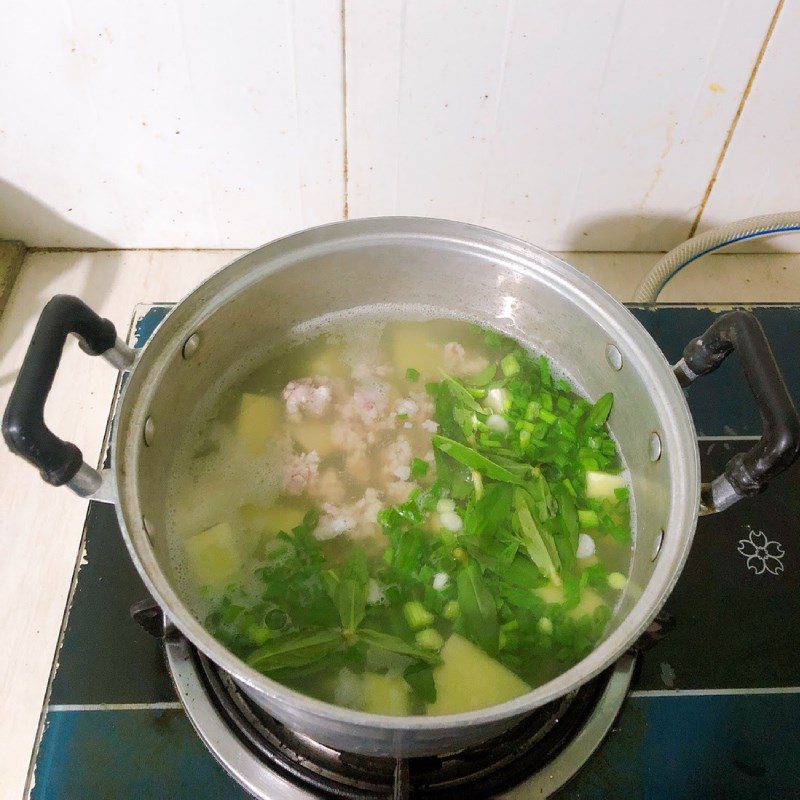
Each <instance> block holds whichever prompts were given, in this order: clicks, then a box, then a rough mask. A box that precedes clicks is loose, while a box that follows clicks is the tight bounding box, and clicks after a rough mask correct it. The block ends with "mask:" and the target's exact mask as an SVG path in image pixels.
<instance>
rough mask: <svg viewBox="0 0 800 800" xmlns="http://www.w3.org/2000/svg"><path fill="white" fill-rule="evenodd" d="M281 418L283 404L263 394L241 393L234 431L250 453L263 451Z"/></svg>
mask: <svg viewBox="0 0 800 800" xmlns="http://www.w3.org/2000/svg"><path fill="white" fill-rule="evenodd" d="M282 419H283V404H282V403H281V401H280V400H278V399H277V398H276V397H267V395H264V394H243V395H242V402H241V405H240V406H239V417H238V418H237V420H236V433H237V435H238V436H239V438H240V439H241V441H242V443H243V444H244V446H245V447H246V448H247V450H248V451H249V452H250V453H253V454H255V453H263V452H264V450H266V449H267V445H268V444H269V440H270V438H271V437H272V436H273V435H274V434H275V433H276V432H277V430H278V427H279V425H280V424H281V420H282Z"/></svg>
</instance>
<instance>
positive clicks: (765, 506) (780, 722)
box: [31, 305, 800, 800]
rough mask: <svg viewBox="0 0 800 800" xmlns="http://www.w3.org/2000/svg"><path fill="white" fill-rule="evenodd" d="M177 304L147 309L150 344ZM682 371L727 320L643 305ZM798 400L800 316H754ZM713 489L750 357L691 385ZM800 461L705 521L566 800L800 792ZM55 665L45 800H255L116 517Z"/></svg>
mask: <svg viewBox="0 0 800 800" xmlns="http://www.w3.org/2000/svg"><path fill="white" fill-rule="evenodd" d="M169 308H170V306H167V305H151V306H141V307H139V309H138V311H137V316H136V318H135V325H134V328H133V338H134V341H135V344H136V346H137V347H141V346H142V345H143V344H144V342H146V341H147V339H148V337H149V336H150V335H151V334H152V332H153V330H154V329H155V327H156V325H157V324H158V323H159V322H160V321H161V320H162V319H163V317H164V316H165V314H166V313H167V312H168V310H169ZM632 311H633V313H635V314H636V316H637V317H638V318H639V319H640V320H641V322H642V323H643V324H644V325H645V327H646V328H647V329H648V330H649V331H650V333H651V334H652V335H653V336H654V338H655V339H656V341H657V342H658V343H659V345H660V346H661V347H662V349H663V350H664V352H665V354H666V355H667V357H668V358H669V359H670V360H671V361H675V360H676V359H677V358H678V357H679V355H680V352H681V350H682V349H683V346H684V345H685V344H686V342H688V341H689V340H690V339H691V338H692V337H694V336H696V335H698V334H699V333H700V332H702V331H703V330H705V329H706V328H707V327H708V325H709V324H710V323H711V322H712V320H713V318H714V316H715V315H716V314H718V313H722V311H721V310H715V309H713V308H695V307H688V306H672V307H659V308H633V309H632ZM754 312H755V313H756V315H757V316H758V318H759V320H760V321H761V323H762V325H763V326H764V328H765V330H766V332H767V335H768V338H769V339H770V342H771V344H772V346H773V349H774V351H775V354H776V357H777V359H778V361H779V363H780V365H781V367H782V369H783V370H784V374H785V377H786V379H787V383H788V385H789V389H790V392H791V393H792V395H793V396H794V397H797V398H800V363H798V360H797V359H796V352H797V350H796V342H797V341H798V340H800V308H798V307H789V306H761V307H757V308H755V309H754ZM688 399H689V404H690V406H691V409H692V412H693V414H694V419H695V423H696V426H697V431H698V434H699V436H700V439H701V441H700V454H701V460H702V466H703V477H704V479H709V478H710V477H713V476H714V475H716V474H718V473H719V472H720V471H721V469H722V467H723V465H724V464H725V463H726V462H727V460H728V459H729V458H730V456H731V455H732V454H733V453H735V452H737V451H738V450H743V449H746V448H748V447H749V446H750V443H751V440H752V439H753V438H755V437H757V435H758V433H759V426H760V419H759V415H758V412H757V410H756V409H755V407H754V405H753V402H752V399H751V398H750V396H749V394H748V390H747V388H746V384H745V382H744V378H743V375H742V373H741V369H740V367H739V365H738V364H737V363H736V359H735V358H733V359H729V360H728V361H727V362H726V363H725V364H724V365H723V367H721V368H720V369H719V370H718V371H717V372H716V373H714V374H713V375H711V376H709V377H707V378H704V379H703V380H702V381H699V382H698V383H697V384H696V385H693V386H691V387H690V388H689V390H688ZM798 478H800V464H798V465H796V466H795V467H794V468H793V469H791V470H790V471H789V472H788V473H786V474H785V475H783V476H781V477H780V478H779V479H777V480H776V481H774V483H773V485H772V486H771V487H770V489H769V490H768V491H767V492H766V493H765V494H763V495H761V496H759V497H757V498H753V499H751V500H747V501H742V502H741V503H739V504H737V505H736V506H734V507H733V508H731V509H729V510H728V511H726V512H724V513H723V514H721V515H715V516H710V517H704V518H701V519H700V522H699V525H698V530H697V535H696V538H695V543H694V546H693V548H692V552H691V554H690V557H689V560H688V562H687V564H686V567H685V569H684V571H683V573H682V575H681V578H680V580H679V581H678V584H677V586H676V588H675V590H674V592H673V594H672V595H671V597H670V599H669V601H668V603H667V606H666V611H668V612H669V613H670V614H671V615H672V616H673V617H674V619H675V623H676V624H675V628H674V630H672V631H671V632H670V633H669V635H668V636H667V637H666V638H665V639H664V640H663V641H662V642H660V643H659V644H658V645H657V646H656V647H654V648H653V649H652V650H650V651H648V652H647V653H645V654H644V655H643V657H642V658H641V663H640V666H639V669H638V671H637V674H636V676H635V678H634V682H633V691H632V692H631V693H630V695H629V697H628V699H627V701H626V702H625V705H624V706H623V709H622V712H621V714H620V716H619V718H618V720H617V723H616V724H615V726H614V729H613V730H612V732H611V734H610V735H609V736H608V737H607V739H606V740H605V742H604V743H603V744H602V746H601V747H600V749H599V750H598V751H597V752H596V753H595V755H594V756H593V757H592V758H591V759H590V761H589V762H588V763H587V765H586V766H585V767H584V769H583V770H581V772H579V773H578V775H577V776H576V777H575V778H574V779H573V780H572V781H571V782H570V783H569V784H568V785H567V786H566V787H565V788H564V789H562V790H561V791H560V792H559V793H558V797H559V798H565V799H566V798H569V799H570V800H571V799H572V798H576V799H577V798H580V799H581V800H595V799H597V800H600V798H603V800H605V799H606V798H623V797H624V798H648V799H651V800H661V799H662V798H664V799H666V798H680V799H681V800H692V799H693V798H697V799H698V800H700V799H701V798H702V800H706V799H707V798H724V800H739V799H740V798H741V799H742V800H743V799H744V798H748V800H749V799H750V798H769V800H779V799H783V798H800V530H799V528H800V525H798V520H799V519H800V495H798V492H797V491H796V486H797V482H798ZM84 553H85V562H86V563H84V564H83V565H82V566H81V558H79V560H78V564H77V565H76V574H75V583H74V591H73V593H72V595H71V597H70V601H69V604H68V608H67V609H66V612H65V617H66V619H65V623H66V624H65V626H64V633H63V635H62V643H61V648H60V653H59V655H58V659H57V662H58V666H57V668H54V670H53V676H52V679H51V691H50V692H49V695H48V702H47V705H46V707H45V708H44V710H43V734H42V737H41V741H40V744H39V746H38V748H37V751H36V753H35V754H34V761H33V764H32V767H31V769H32V772H31V774H32V783H33V786H32V789H31V797H32V798H34V800H99V799H100V798H115V800H117V799H119V798H128V799H129V800H140V799H141V800H145V799H147V800H153V799H154V798H171V799H172V800H180V799H181V798H192V800H206V798H208V800H211V799H212V798H213V800H218V799H219V798H246V797H248V795H247V794H246V792H244V790H243V789H241V788H240V787H239V786H238V785H237V784H236V783H235V782H234V781H233V780H232V779H231V778H229V777H228V776H227V775H226V773H225V772H224V771H223V770H222V768H221V767H219V766H218V765H217V763H216V762H215V761H214V759H213V757H212V756H211V754H210V753H209V752H208V751H207V750H206V749H205V747H204V745H203V744H202V742H201V741H200V739H199V738H198V737H197V735H196V734H195V732H194V731H193V729H192V727H191V725H190V724H189V722H188V720H187V718H186V716H185V714H184V712H183V710H182V708H181V706H180V704H179V703H178V702H177V700H176V696H175V693H174V690H173V688H172V685H171V683H170V679H169V676H168V675H167V672H166V668H165V665H164V659H163V654H162V652H161V649H160V646H159V644H158V642H157V641H156V640H155V639H153V638H152V637H150V636H149V635H148V634H146V633H145V632H144V631H143V630H142V629H141V628H139V627H138V626H137V625H136V624H135V623H134V622H133V621H132V620H131V617H130V614H129V608H130V606H131V605H132V604H133V603H135V602H136V601H138V600H141V599H142V598H143V597H145V596H146V591H145V588H144V586H143V584H142V582H141V580H140V579H139V576H138V574H137V573H136V571H135V569H134V567H133V565H132V564H131V562H130V559H129V557H128V554H127V551H126V550H125V546H124V544H123V542H122V538H121V535H120V532H119V529H118V526H117V522H116V517H115V514H114V510H113V508H112V507H110V506H107V505H103V504H99V503H91V504H90V506H89V511H88V514H87V518H86V525H85V528H84V548H83V551H82V553H81V556H83V555H84Z"/></svg>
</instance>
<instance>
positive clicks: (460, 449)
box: [433, 435, 523, 483]
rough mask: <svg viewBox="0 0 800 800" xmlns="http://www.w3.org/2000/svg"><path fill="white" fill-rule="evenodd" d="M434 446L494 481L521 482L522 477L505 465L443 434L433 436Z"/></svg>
mask: <svg viewBox="0 0 800 800" xmlns="http://www.w3.org/2000/svg"><path fill="white" fill-rule="evenodd" d="M433 444H434V447H436V448H437V449H439V450H441V451H442V452H443V453H445V454H447V455H448V456H450V457H451V458H454V459H455V460H456V461H459V462H460V463H462V464H464V465H465V466H467V467H470V468H471V469H475V470H477V471H478V472H482V473H483V474H484V475H486V476H487V477H489V478H494V480H496V481H503V482H505V483H522V482H523V481H522V478H520V477H519V476H517V475H514V473H513V472H510V471H509V470H507V469H506V468H505V467H501V466H500V465H499V464H496V463H495V462H494V461H492V460H491V459H489V458H486V456H484V455H481V454H480V453H479V452H478V451H477V450H474V449H473V448H471V447H468V446H467V445H464V444H461V443H459V442H456V441H454V440H453V439H448V438H446V437H444V436H439V435H436V436H434V437H433Z"/></svg>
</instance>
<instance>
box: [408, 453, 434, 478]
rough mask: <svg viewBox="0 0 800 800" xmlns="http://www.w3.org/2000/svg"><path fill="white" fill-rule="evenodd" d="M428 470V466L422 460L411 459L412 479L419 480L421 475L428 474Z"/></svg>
mask: <svg viewBox="0 0 800 800" xmlns="http://www.w3.org/2000/svg"><path fill="white" fill-rule="evenodd" d="M429 468H430V464H429V463H428V462H427V461H425V460H424V459H422V458H417V457H416V456H414V458H412V459H411V475H412V477H414V478H421V477H422V476H423V475H427V474H428V469H429Z"/></svg>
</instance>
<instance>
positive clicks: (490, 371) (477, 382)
mask: <svg viewBox="0 0 800 800" xmlns="http://www.w3.org/2000/svg"><path fill="white" fill-rule="evenodd" d="M496 374H497V364H494V363H490V364H487V365H486V366H485V367H484V368H483V369H482V370H480V372H476V373H475V374H474V375H473V376H472V377H471V378H470V379H469V383H470V385H471V386H486V385H488V384H490V383H491V382H492V381H493V380H494V376H495V375H496Z"/></svg>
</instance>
